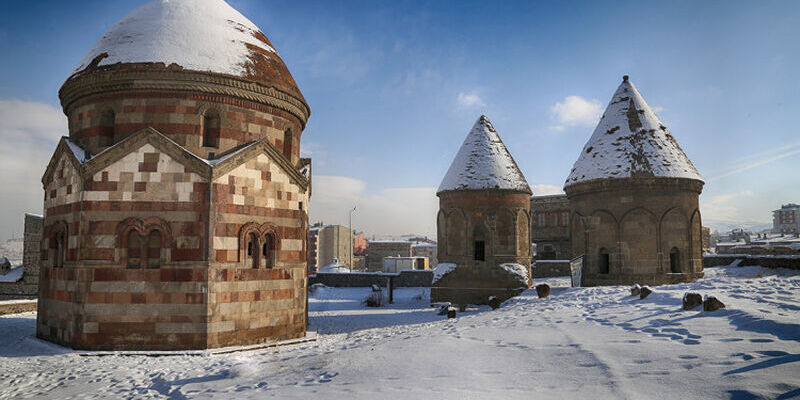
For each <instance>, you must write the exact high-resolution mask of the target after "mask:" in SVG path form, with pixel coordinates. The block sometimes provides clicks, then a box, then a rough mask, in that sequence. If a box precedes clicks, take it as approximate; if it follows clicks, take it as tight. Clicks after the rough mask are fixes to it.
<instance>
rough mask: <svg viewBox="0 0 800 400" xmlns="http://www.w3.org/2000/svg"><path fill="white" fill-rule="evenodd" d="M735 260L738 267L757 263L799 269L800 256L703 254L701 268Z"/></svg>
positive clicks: (770, 266) (768, 266)
mask: <svg viewBox="0 0 800 400" xmlns="http://www.w3.org/2000/svg"><path fill="white" fill-rule="evenodd" d="M736 260H741V261H740V262H739V266H740V267H747V266H753V265H758V266H761V267H764V268H788V269H800V256H765V255H753V254H713V255H706V256H703V268H709V267H719V266H722V265H730V264H731V263H732V262H734V261H736Z"/></svg>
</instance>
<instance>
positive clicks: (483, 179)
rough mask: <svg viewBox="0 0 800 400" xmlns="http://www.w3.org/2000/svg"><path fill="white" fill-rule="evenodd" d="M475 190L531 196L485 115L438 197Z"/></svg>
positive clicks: (462, 151) (471, 131)
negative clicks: (497, 190)
mask: <svg viewBox="0 0 800 400" xmlns="http://www.w3.org/2000/svg"><path fill="white" fill-rule="evenodd" d="M475 189H507V190H518V191H521V192H527V193H531V188H530V186H528V182H527V181H526V180H525V177H524V176H523V175H522V171H520V170H519V167H518V166H517V163H516V161H514V158H513V157H511V153H509V151H508V149H507V148H506V145H505V144H503V141H502V140H501V139H500V135H498V134H497V131H496V130H495V129H494V127H493V126H492V123H491V122H490V121H489V118H486V116H485V115H481V117H480V118H478V121H477V122H475V125H474V126H473V127H472V130H470V131H469V134H467V138H466V139H464V143H463V144H461V148H460V149H459V150H458V153H457V154H456V157H455V159H454V160H453V162H452V164H450V168H449V169H448V170H447V173H446V174H445V176H444V179H443V180H442V184H441V185H439V190H437V193H441V192H444V191H447V190H475Z"/></svg>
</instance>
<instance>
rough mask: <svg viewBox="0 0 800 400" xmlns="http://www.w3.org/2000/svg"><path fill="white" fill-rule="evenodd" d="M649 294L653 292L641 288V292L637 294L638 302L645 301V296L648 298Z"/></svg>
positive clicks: (646, 288)
mask: <svg viewBox="0 0 800 400" xmlns="http://www.w3.org/2000/svg"><path fill="white" fill-rule="evenodd" d="M650 293H653V291H652V290H650V288H649V287H647V286H645V287H643V288H642V289H641V292H640V293H639V299H640V300H643V299H646V298H647V296H650Z"/></svg>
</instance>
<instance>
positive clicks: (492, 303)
mask: <svg viewBox="0 0 800 400" xmlns="http://www.w3.org/2000/svg"><path fill="white" fill-rule="evenodd" d="M502 303H503V302H502V301H500V299H498V298H497V297H495V296H491V297H489V307H492V310H496V309H498V308H500V305H501V304H502Z"/></svg>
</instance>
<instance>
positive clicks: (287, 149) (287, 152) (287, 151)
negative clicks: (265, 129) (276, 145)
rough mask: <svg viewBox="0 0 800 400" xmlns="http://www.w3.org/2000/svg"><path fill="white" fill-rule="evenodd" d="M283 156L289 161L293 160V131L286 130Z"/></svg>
mask: <svg viewBox="0 0 800 400" xmlns="http://www.w3.org/2000/svg"><path fill="white" fill-rule="evenodd" d="M283 155H284V156H286V158H287V159H289V160H291V159H292V129H291V128H289V129H286V131H284V132H283Z"/></svg>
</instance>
